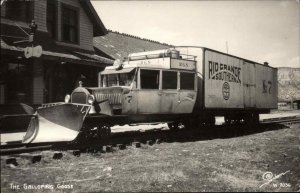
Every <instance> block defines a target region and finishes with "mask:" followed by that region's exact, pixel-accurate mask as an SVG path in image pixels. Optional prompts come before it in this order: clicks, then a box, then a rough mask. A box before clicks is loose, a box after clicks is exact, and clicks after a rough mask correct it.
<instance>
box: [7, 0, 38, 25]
mask: <svg viewBox="0 0 300 193" xmlns="http://www.w3.org/2000/svg"><path fill="white" fill-rule="evenodd" d="M5 3H6V5H5V6H6V18H8V19H11V20H16V21H23V22H28V23H29V22H31V20H32V19H33V11H34V9H33V6H34V4H33V3H34V2H33V1H20V0H9V1H6V2H5Z"/></svg>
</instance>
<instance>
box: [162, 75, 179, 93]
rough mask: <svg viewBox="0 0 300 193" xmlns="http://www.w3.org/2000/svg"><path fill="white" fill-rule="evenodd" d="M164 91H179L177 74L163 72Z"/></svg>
mask: <svg viewBox="0 0 300 193" xmlns="http://www.w3.org/2000/svg"><path fill="white" fill-rule="evenodd" d="M162 89H177V72H174V71H163V72H162Z"/></svg>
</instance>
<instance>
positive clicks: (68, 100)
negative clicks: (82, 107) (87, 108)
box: [65, 94, 71, 103]
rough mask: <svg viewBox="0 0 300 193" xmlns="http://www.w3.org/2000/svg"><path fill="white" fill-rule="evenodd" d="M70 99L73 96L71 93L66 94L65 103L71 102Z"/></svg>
mask: <svg viewBox="0 0 300 193" xmlns="http://www.w3.org/2000/svg"><path fill="white" fill-rule="evenodd" d="M70 99H71V96H70V95H69V94H67V95H66V96H65V103H69V102H70Z"/></svg>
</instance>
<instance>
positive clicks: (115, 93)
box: [92, 48, 197, 115]
mask: <svg viewBox="0 0 300 193" xmlns="http://www.w3.org/2000/svg"><path fill="white" fill-rule="evenodd" d="M195 59H196V57H195V56H191V55H183V54H180V52H179V51H177V50H176V49H174V48H172V49H166V50H156V51H150V52H141V53H133V54H130V55H129V56H128V57H127V58H126V59H125V60H124V61H123V62H122V63H121V62H116V63H115V65H114V66H110V67H106V68H105V70H104V71H102V72H100V73H99V81H98V84H99V88H97V89H96V88H94V89H92V92H93V95H94V96H95V99H96V101H103V100H105V99H108V100H109V104H110V105H111V107H112V108H113V114H123V115H126V114H127V115H132V114H186V113H191V112H192V110H193V107H194V105H195V101H196V95H197V92H196V89H197V81H196V60H195ZM100 113H101V112H100Z"/></svg>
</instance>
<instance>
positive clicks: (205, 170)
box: [1, 124, 300, 192]
mask: <svg viewBox="0 0 300 193" xmlns="http://www.w3.org/2000/svg"><path fill="white" fill-rule="evenodd" d="M299 165H300V124H295V125H292V126H290V127H283V126H279V127H276V128H275V127H273V128H267V129H265V130H264V131H257V132H255V133H252V134H250V135H249V134H248V135H247V134H246V135H241V136H238V137H234V136H232V137H230V136H229V137H226V138H217V137H212V138H211V140H199V141H194V142H184V143H181V142H173V143H162V144H155V145H153V146H147V145H143V146H142V148H134V147H128V148H127V149H126V150H122V151H121V150H119V151H116V152H113V153H106V154H100V153H95V154H91V153H84V154H82V155H81V156H80V157H74V156H72V155H71V154H69V153H65V155H64V157H63V158H62V159H61V160H52V159H50V158H45V159H43V160H42V161H41V162H39V163H35V164H31V163H29V162H28V161H26V160H21V162H20V165H19V166H13V165H5V164H3V162H1V192H194V191H197V192H201V191H214V192H218V191H229V192H230V191H258V192H261V191H263V192H266V191H267V192H290V191H294V192H296V191H300V167H299ZM42 185H43V186H42ZM17 188H19V189H17Z"/></svg>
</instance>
